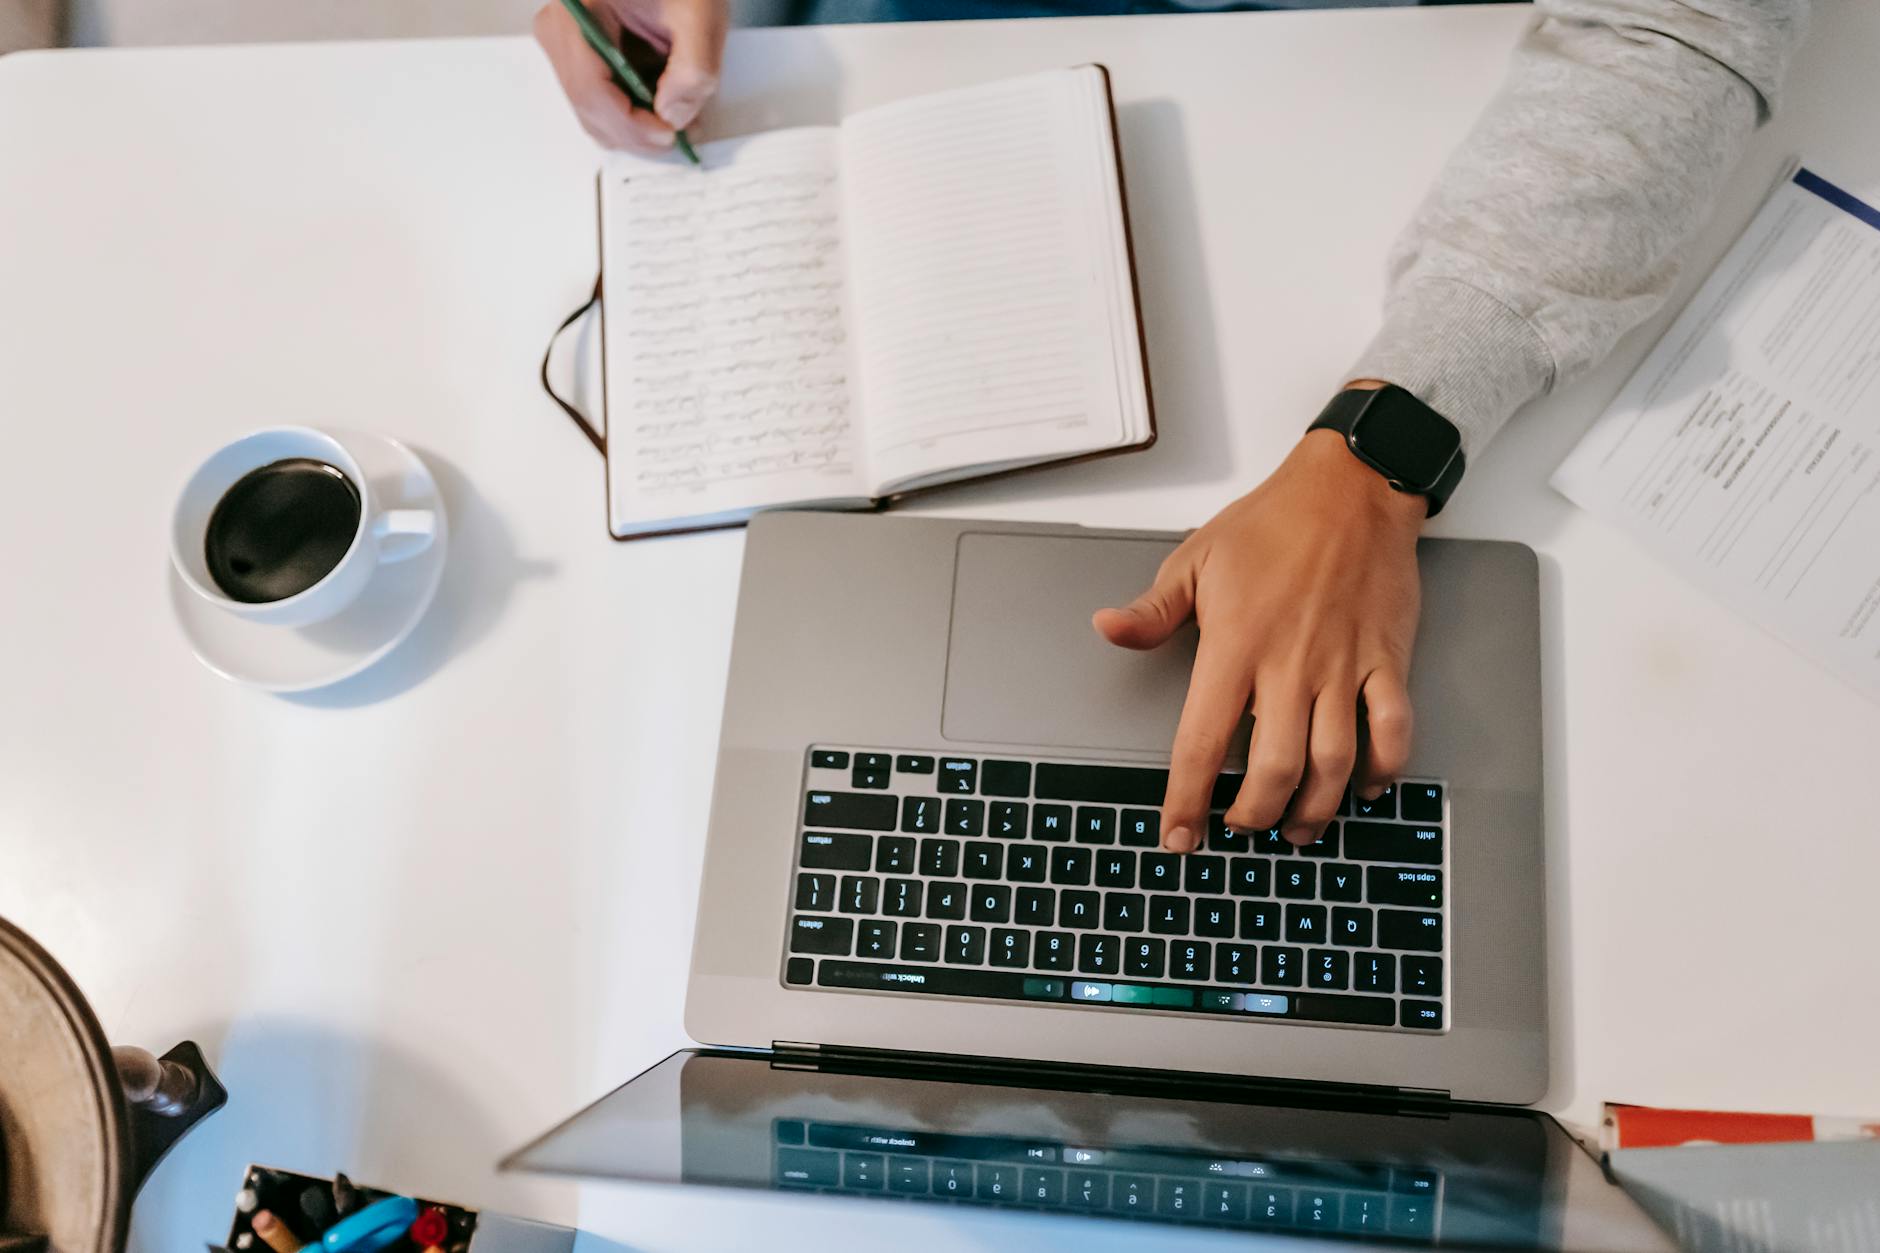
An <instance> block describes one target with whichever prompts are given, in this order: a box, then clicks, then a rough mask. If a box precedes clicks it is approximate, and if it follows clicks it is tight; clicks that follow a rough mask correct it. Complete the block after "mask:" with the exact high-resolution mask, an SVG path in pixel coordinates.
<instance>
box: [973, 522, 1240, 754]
mask: <svg viewBox="0 0 1880 1253" xmlns="http://www.w3.org/2000/svg"><path fill="white" fill-rule="evenodd" d="M1174 547H1175V546H1174V544H1172V543H1168V542H1165V541H1160V540H1132V539H1084V538H1075V537H1058V536H1042V535H1000V534H996V533H970V534H967V535H963V536H961V537H960V542H959V556H958V561H957V563H956V565H955V567H954V585H953V624H952V631H951V634H950V637H949V643H948V651H947V685H946V704H945V708H944V710H943V712H942V716H941V733H942V734H944V735H945V736H946V737H947V738H948V739H955V740H973V741H980V742H987V743H994V744H1014V745H1017V744H1025V745H1035V746H1037V747H1039V748H1043V749H1096V750H1134V751H1142V752H1151V753H1158V754H1162V755H1166V754H1167V753H1168V751H1169V745H1170V744H1171V743H1172V742H1173V741H1174V738H1175V728H1176V725H1177V723H1178V722H1179V720H1180V717H1181V708H1182V700H1183V698H1184V696H1185V694H1186V693H1187V690H1188V677H1189V671H1190V669H1191V668H1192V666H1193V665H1194V658H1195V639H1196V632H1195V628H1194V626H1193V624H1190V625H1188V626H1184V627H1183V628H1181V630H1180V631H1178V632H1177V633H1176V635H1175V636H1174V637H1173V638H1172V639H1170V640H1169V641H1168V643H1167V644H1165V645H1163V646H1162V647H1160V648H1157V649H1154V650H1151V651H1146V652H1133V651H1130V650H1128V649H1123V648H1117V647H1115V646H1114V645H1112V644H1109V643H1107V642H1106V641H1105V640H1104V639H1103V638H1102V637H1101V636H1100V635H1098V634H1097V633H1096V632H1095V631H1093V630H1091V629H1090V616H1091V614H1093V613H1094V612H1096V611H1097V610H1098V609H1101V608H1103V607H1105V606H1107V605H1121V604H1127V603H1128V602H1129V601H1130V600H1132V599H1133V598H1134V597H1135V596H1136V595H1137V594H1138V593H1139V592H1141V591H1142V589H1143V588H1144V587H1147V586H1148V585H1149V584H1150V583H1151V582H1152V581H1153V580H1154V578H1155V572H1156V567H1158V566H1159V565H1161V563H1162V559H1163V558H1165V557H1167V556H1168V554H1169V553H1170V552H1172V551H1173V550H1174ZM1245 749H1246V727H1245V725H1244V723H1243V725H1242V728H1241V733H1240V735H1239V736H1238V737H1237V742H1236V745H1235V748H1234V750H1233V751H1232V753H1231V754H1230V755H1231V756H1232V757H1235V758H1241V759H1244V755H1245Z"/></svg>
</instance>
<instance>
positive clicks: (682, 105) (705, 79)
mask: <svg viewBox="0 0 1880 1253" xmlns="http://www.w3.org/2000/svg"><path fill="white" fill-rule="evenodd" d="M725 7H726V6H725V3H724V0H667V3H666V5H665V18H666V26H667V29H669V30H670V31H671V32H672V50H671V51H670V52H669V53H667V55H666V68H665V70H664V71H662V72H661V73H660V76H659V86H658V87H656V88H655V89H654V91H653V112H655V113H657V114H658V115H659V119H660V121H662V122H664V123H665V124H666V125H668V126H670V127H672V128H673V129H674V130H682V129H684V128H685V127H687V126H690V125H691V124H692V121H693V119H695V118H696V117H698V114H699V110H700V109H703V108H704V107H705V102H706V101H707V100H710V99H711V97H712V93H713V92H714V91H717V90H718V69H719V65H720V64H721V63H722V62H723V60H724V53H725V27H726V25H727V24H728V23H727V18H726V13H725Z"/></svg>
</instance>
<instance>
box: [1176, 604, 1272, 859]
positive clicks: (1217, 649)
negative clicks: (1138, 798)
mask: <svg viewBox="0 0 1880 1253" xmlns="http://www.w3.org/2000/svg"><path fill="white" fill-rule="evenodd" d="M1215 638H1216V637H1211V636H1209V635H1207V634H1205V633H1204V634H1203V635H1202V637H1201V646H1200V647H1199V648H1197V649H1196V650H1195V668H1194V671H1193V673H1191V674H1190V675H1189V678H1188V698H1187V700H1185V701H1184V702H1183V703H1182V718H1181V723H1180V725H1179V726H1177V727H1176V729H1175V747H1174V751H1173V752H1172V753H1171V754H1170V757H1169V767H1168V789H1167V790H1166V791H1165V792H1164V793H1163V795H1162V847H1163V848H1165V849H1168V850H1169V851H1170V852H1173V853H1189V852H1193V851H1194V850H1195V849H1196V848H1199V847H1200V845H1201V833H1202V832H1203V831H1205V830H1206V829H1207V825H1208V802H1209V801H1210V800H1211V799H1212V798H1213V796H1214V780H1215V778H1216V777H1217V776H1218V775H1219V774H1220V773H1221V762H1222V760H1223V759H1225V758H1226V756H1227V746H1228V744H1229V742H1231V741H1232V739H1233V736H1234V728H1235V727H1237V726H1239V725H1240V715H1241V712H1242V711H1243V710H1244V709H1246V708H1247V697H1248V695H1249V694H1250V693H1251V692H1252V690H1253V667H1252V665H1251V664H1250V663H1249V662H1247V661H1246V660H1245V659H1244V658H1243V657H1242V656H1241V654H1240V653H1239V652H1237V651H1235V650H1234V649H1232V648H1231V647H1230V646H1228V645H1227V644H1224V643H1215V642H1211V641H1212V640H1214V639H1215Z"/></svg>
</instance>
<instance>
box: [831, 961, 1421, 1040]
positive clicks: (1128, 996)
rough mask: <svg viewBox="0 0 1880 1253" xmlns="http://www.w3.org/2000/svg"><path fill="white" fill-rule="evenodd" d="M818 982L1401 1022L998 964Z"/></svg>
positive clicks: (847, 973) (1330, 1003)
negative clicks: (986, 967)
mask: <svg viewBox="0 0 1880 1253" xmlns="http://www.w3.org/2000/svg"><path fill="white" fill-rule="evenodd" d="M816 982H817V983H818V984H820V985H821V986H823V987H825V988H850V989H862V990H866V991H870V992H931V993H933V994H934V995H936V996H983V997H990V998H992V999H995V1000H1003V1001H1059V1002H1063V1001H1076V1002H1078V1003H1079V1004H1086V1005H1127V1006H1133V1007H1140V1008H1143V1009H1175V1010H1188V1011H1190V1012H1196V1011H1198V1012H1202V1013H1210V1014H1234V1015H1238V1016H1245V1017H1250V1018H1292V1019H1304V1020H1309V1021H1312V1022H1335V1023H1355V1024H1361V1025H1365V1026H1376V1027H1390V1026H1395V1025H1396V1023H1397V1011H1396V1005H1395V1003H1394V1002H1393V1001H1391V1000H1390V998H1388V997H1381V996H1331V995H1326V994H1324V993H1318V992H1291V993H1267V992H1235V991H1231V990H1228V989H1225V988H1198V987H1179V986H1175V985H1171V984H1146V983H1122V982H1105V981H1090V980H1081V979H1077V980H1073V979H1057V978H1049V977H1040V976H1038V975H1026V974H1019V973H1016V972H1006V971H998V970H960V969H956V968H954V967H951V966H913V965H905V964H895V965H886V964H878V963H875V962H847V961H824V962H821V963H820V964H819V965H818V966H817V969H816Z"/></svg>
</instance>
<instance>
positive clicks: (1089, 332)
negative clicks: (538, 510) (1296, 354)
mask: <svg viewBox="0 0 1880 1253" xmlns="http://www.w3.org/2000/svg"><path fill="white" fill-rule="evenodd" d="M700 153H701V155H702V156H703V158H704V163H705V169H704V170H703V171H702V172H701V171H699V170H697V169H693V168H689V167H681V166H671V167H664V166H662V167H656V168H649V167H648V165H647V164H646V163H645V162H643V161H637V160H634V159H632V158H619V159H616V160H614V161H612V162H610V164H608V165H607V166H606V167H605V168H604V169H603V170H602V172H601V177H600V223H601V275H602V279H603V283H604V290H605V292H606V299H605V301H604V302H603V307H602V332H601V342H602V358H603V369H604V372H605V387H604V396H605V404H606V413H607V503H608V525H609V529H610V530H611V531H612V532H613V534H614V535H615V536H616V537H617V538H621V539H627V538H632V537H635V536H640V535H650V534H660V533H666V532H671V531H678V530H691V529H697V528H701V527H711V526H727V525H735V524H737V523H740V522H743V521H745V520H747V519H748V518H749V517H750V516H751V515H752V514H753V513H755V512H756V511H758V510H760V509H768V508H778V507H792V506H794V507H806V506H816V507H820V508H867V507H870V506H872V505H875V504H879V503H881V502H883V501H885V500H888V499H890V498H892V497H896V496H899V495H902V494H904V493H907V492H911V491H915V490H918V489H921V488H926V487H932V486H936V485H938V484H942V483H952V482H959V481H961V480H965V479H976V478H984V477H986V476H988V475H992V474H999V473H1004V472H1008V471H1011V470H1016V469H1023V468H1027V467H1030V466H1036V465H1041V464H1045V463H1047V462H1053V461H1064V460H1069V459H1072V458H1079V457H1084V456H1091V455H1098V454H1102V453H1110V452H1119V451H1123V450H1126V449H1131V448H1143V447H1147V446H1148V445H1149V444H1151V443H1153V442H1154V440H1155V421H1154V417H1153V415H1152V413H1151V411H1150V407H1149V390H1148V380H1147V375H1146V371H1145V366H1144V354H1143V346H1142V335H1141V328H1140V324H1139V320H1138V316H1137V303H1136V289H1135V276H1134V273H1133V270H1132V266H1131V261H1130V250H1129V236H1128V227H1127V222H1126V219H1125V214H1124V205H1123V184H1122V177H1121V171H1120V167H1119V165H1118V160H1117V145H1116V129H1115V116H1114V110H1113V107H1112V104H1111V100H1110V90H1109V76H1108V74H1107V73H1106V72H1105V71H1104V70H1103V69H1102V67H1100V66H1082V67H1079V68H1076V69H1066V70H1056V71H1051V72H1048V73H1043V74H1035V75H1030V76H1027V77H1024V78H1016V79H1010V80H1007V81H1003V82H997V83H991V84H987V85H985V86H980V87H969V88H964V89H961V90H957V91H949V92H945V93H942V94H939V95H932V96H923V97H920V98H917V99H912V100H903V101H899V102H897V103H894V104H889V105H884V106H882V107H880V108H875V109H869V110H866V111H864V112H860V113H856V114H854V115H853V116H851V117H849V118H848V119H847V120H846V121H844V122H843V123H842V124H841V125H839V126H833V127H807V128H802V129H796V130H784V131H773V132H769V133H767V134H761V135H754V136H750V137H748V138H744V139H733V140H725V141H723V142H720V143H713V144H707V145H705V146H704V147H703V148H701V149H700Z"/></svg>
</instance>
